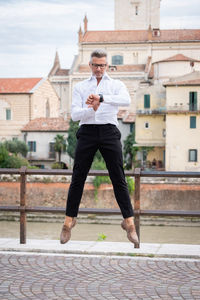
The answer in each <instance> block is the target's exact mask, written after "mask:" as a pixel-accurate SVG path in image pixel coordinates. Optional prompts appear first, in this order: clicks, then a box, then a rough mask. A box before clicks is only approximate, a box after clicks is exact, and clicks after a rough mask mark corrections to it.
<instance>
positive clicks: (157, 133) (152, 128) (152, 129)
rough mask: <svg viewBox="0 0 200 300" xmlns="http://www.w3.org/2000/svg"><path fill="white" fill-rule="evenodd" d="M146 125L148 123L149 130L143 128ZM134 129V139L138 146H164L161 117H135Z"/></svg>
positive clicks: (163, 123)
mask: <svg viewBox="0 0 200 300" xmlns="http://www.w3.org/2000/svg"><path fill="white" fill-rule="evenodd" d="M146 123H149V128H145V124H146ZM135 129H136V137H135V139H136V142H137V144H138V145H140V144H141V145H150V146H157V145H164V144H165V137H164V136H163V131H164V130H165V121H164V116H163V115H137V117H136V124H135Z"/></svg>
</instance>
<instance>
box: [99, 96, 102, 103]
mask: <svg viewBox="0 0 200 300" xmlns="http://www.w3.org/2000/svg"><path fill="white" fill-rule="evenodd" d="M99 96H100V99H99V102H103V95H101V94H100V95H99Z"/></svg>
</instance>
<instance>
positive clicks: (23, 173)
mask: <svg viewBox="0 0 200 300" xmlns="http://www.w3.org/2000/svg"><path fill="white" fill-rule="evenodd" d="M0 174H10V175H20V205H19V206H0V211H13V212H19V213H20V244H26V215H27V213H30V212H47V213H64V212H65V208H62V207H44V206H42V207H35V206H34V207H32V206H27V205H26V180H27V176H28V175H62V176H66V175H72V170H56V169H54V170H47V169H27V168H26V167H22V168H21V169H0ZM88 175H89V176H107V175H108V171H104V170H90V172H89V174H88ZM125 175H126V176H132V177H135V192H134V222H135V227H136V231H137V234H138V237H139V238H140V216H142V215H143V216H144V215H145V216H182V217H200V211H191V210H190V211H182V210H176V211H168V210H141V209H140V179H141V177H175V178H181V177H182V178H183V177H185V178H200V172H163V171H162V172H158V171H153V172H146V171H141V170H140V169H139V168H136V169H135V170H134V171H125ZM79 212H80V213H84V214H104V215H108V214H109V215H113V214H114V215H116V214H117V215H119V214H121V212H120V210H119V209H96V208H80V209H79ZM139 247H140V245H139V246H138V248H139Z"/></svg>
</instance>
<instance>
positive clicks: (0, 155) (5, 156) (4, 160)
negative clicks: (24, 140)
mask: <svg viewBox="0 0 200 300" xmlns="http://www.w3.org/2000/svg"><path fill="white" fill-rule="evenodd" d="M22 166H27V167H28V168H30V165H29V163H28V161H27V160H26V159H25V158H22V157H19V156H18V155H17V154H15V153H13V154H11V153H9V152H8V150H7V149H6V146H5V143H2V144H0V168H16V169H17V168H21V167H22Z"/></svg>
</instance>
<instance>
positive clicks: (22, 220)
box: [20, 166, 27, 244]
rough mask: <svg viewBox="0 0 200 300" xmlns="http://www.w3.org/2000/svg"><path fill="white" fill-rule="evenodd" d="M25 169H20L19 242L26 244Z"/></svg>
mask: <svg viewBox="0 0 200 300" xmlns="http://www.w3.org/2000/svg"><path fill="white" fill-rule="evenodd" d="M26 169H27V168H26V167H24V166H23V167H21V169H20V244H26V211H25V208H26Z"/></svg>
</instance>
